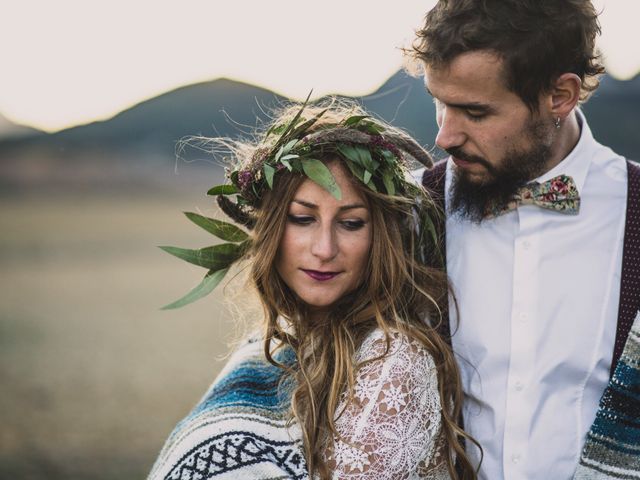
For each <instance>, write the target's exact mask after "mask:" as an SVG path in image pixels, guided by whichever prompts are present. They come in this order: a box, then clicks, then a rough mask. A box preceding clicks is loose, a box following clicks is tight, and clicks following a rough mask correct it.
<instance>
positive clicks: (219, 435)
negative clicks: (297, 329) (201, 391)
mask: <svg viewBox="0 0 640 480" xmlns="http://www.w3.org/2000/svg"><path fill="white" fill-rule="evenodd" d="M274 358H275V359H276V360H277V361H278V362H280V363H284V364H287V365H292V364H293V361H294V360H295V357H294V355H293V353H292V351H291V350H286V349H281V350H279V351H278V352H277V353H276V354H275V355H274ZM283 378H284V374H283V370H282V369H281V368H280V367H277V366H275V365H272V364H270V363H269V362H267V361H266V360H265V359H264V353H263V343H262V341H258V340H250V341H248V342H247V343H245V344H244V345H242V346H241V347H240V348H239V349H238V350H237V351H236V352H235V353H234V354H233V355H232V356H231V358H230V359H229V362H228V363H227V365H226V366H225V367H224V369H223V371H222V372H221V373H220V375H219V376H218V378H217V379H216V380H215V382H214V383H213V385H212V386H211V388H210V389H209V391H208V392H207V393H206V394H205V396H204V397H203V398H202V400H201V401H200V402H199V403H198V405H197V406H196V407H195V408H194V409H193V411H192V412H191V413H190V414H189V415H188V416H187V417H186V418H185V419H184V420H182V421H181V422H180V423H179V424H178V425H177V426H176V428H175V429H174V431H173V432H172V433H171V435H170V436H169V438H168V439H167V441H166V443H165V445H164V447H163V449H162V451H161V452H160V455H159V457H158V459H157V460H156V463H155V465H154V466H153V469H152V471H151V473H150V474H149V479H153V480H160V479H163V480H207V479H212V478H215V479H220V480H222V479H231V478H252V479H264V480H266V479H280V478H282V479H284V478H287V479H295V480H303V479H308V478H309V477H308V474H307V467H306V462H305V459H304V455H303V450H302V442H301V440H300V439H301V435H300V433H299V431H298V430H297V426H296V425H295V424H294V425H288V422H287V420H288V418H289V412H290V406H291V400H290V393H289V392H290V386H288V385H287V383H286V382H285V381H284V380H283Z"/></svg>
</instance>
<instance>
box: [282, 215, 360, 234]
mask: <svg viewBox="0 0 640 480" xmlns="http://www.w3.org/2000/svg"><path fill="white" fill-rule="evenodd" d="M287 217H288V220H289V222H290V223H292V224H293V225H299V226H306V225H311V224H313V223H315V222H316V218H315V217H314V216H313V215H294V214H289V215H288V216H287ZM366 224H367V222H366V221H365V220H363V219H360V218H346V219H341V220H338V221H337V225H338V226H340V227H342V228H344V229H345V230H349V231H356V230H360V229H361V228H363V227H364V226H365V225H366Z"/></svg>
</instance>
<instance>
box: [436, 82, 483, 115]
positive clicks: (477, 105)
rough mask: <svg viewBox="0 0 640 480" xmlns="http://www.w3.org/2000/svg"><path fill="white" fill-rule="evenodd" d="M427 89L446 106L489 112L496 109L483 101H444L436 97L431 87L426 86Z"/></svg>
mask: <svg viewBox="0 0 640 480" xmlns="http://www.w3.org/2000/svg"><path fill="white" fill-rule="evenodd" d="M425 88H426V90H427V93H428V94H429V95H431V96H432V97H433V98H434V99H436V100H438V101H439V102H441V103H444V104H445V105H446V106H448V107H454V108H461V109H464V110H476V111H477V110H481V111H484V112H487V113H491V112H493V111H495V109H494V108H493V107H492V106H491V105H489V104H487V103H481V102H462V103H456V102H453V103H452V102H443V101H442V100H440V99H438V98H437V97H434V95H433V93H431V90H429V87H425Z"/></svg>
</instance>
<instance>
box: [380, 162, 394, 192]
mask: <svg viewBox="0 0 640 480" xmlns="http://www.w3.org/2000/svg"><path fill="white" fill-rule="evenodd" d="M382 183H384V188H385V189H386V190H387V195H395V194H396V186H395V184H394V183H393V171H392V170H390V169H388V168H385V169H384V170H383V171H382Z"/></svg>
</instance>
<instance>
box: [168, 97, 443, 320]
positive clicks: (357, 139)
mask: <svg viewBox="0 0 640 480" xmlns="http://www.w3.org/2000/svg"><path fill="white" fill-rule="evenodd" d="M308 100H309V98H308V97H307V100H306V101H305V102H304V103H303V104H302V106H301V108H300V109H299V110H298V111H297V113H296V114H295V115H294V117H293V118H292V119H291V120H290V121H288V122H285V123H283V124H277V125H274V126H272V127H271V128H270V129H269V130H268V131H267V132H266V134H265V137H264V140H263V142H262V144H261V145H259V146H258V147H257V148H256V149H255V151H254V153H253V155H252V156H251V157H250V158H249V161H248V162H246V163H245V164H244V165H241V166H240V167H239V168H237V169H235V170H232V171H228V172H227V177H228V178H229V180H230V184H225V185H218V186H216V187H213V188H211V189H210V190H209V191H208V192H207V195H213V196H216V197H217V201H218V204H219V206H220V208H221V209H222V211H223V212H224V213H225V214H227V215H228V216H229V217H230V218H231V219H233V220H234V221H235V222H236V223H238V224H240V225H242V226H244V227H246V228H248V229H252V228H253V227H254V226H255V221H256V220H255V215H254V214H255V211H256V210H257V209H259V208H260V207H261V204H262V199H263V197H264V195H265V193H266V191H267V190H271V189H273V185H274V181H275V179H276V178H277V177H278V175H281V174H282V172H288V173H294V174H300V175H304V176H306V177H307V178H308V179H310V180H311V181H313V182H315V183H317V184H318V185H319V186H321V187H322V188H324V189H325V190H327V191H328V192H329V193H331V195H333V196H334V197H335V198H337V199H340V198H341V195H342V193H341V191H340V188H339V186H338V185H337V183H336V181H335V178H334V177H333V175H332V174H331V171H330V170H329V169H328V168H327V166H326V165H325V163H324V162H323V161H322V160H321V159H323V158H327V156H337V157H340V158H341V159H342V161H343V162H344V164H345V165H346V166H347V168H348V169H349V170H350V171H351V173H352V174H353V176H354V177H355V178H357V179H358V180H359V181H361V182H362V183H363V184H364V185H366V186H367V187H368V188H370V189H371V190H373V191H375V192H380V193H384V194H387V195H389V196H400V197H410V198H416V197H417V196H418V195H419V191H420V187H418V186H416V185H415V184H414V183H413V182H412V181H410V180H408V178H409V174H408V170H407V165H406V163H407V159H406V157H410V158H412V159H415V160H417V161H419V162H420V163H422V164H423V165H425V166H427V167H430V166H432V164H433V163H432V161H431V157H430V156H429V154H428V153H427V152H426V151H425V150H424V149H423V148H422V147H421V146H420V145H419V144H417V143H416V142H415V141H414V140H413V139H411V137H409V136H408V135H405V134H402V133H400V132H398V131H396V130H393V132H391V131H388V130H387V128H385V127H384V126H383V125H382V124H381V123H379V122H377V121H376V120H375V119H373V118H372V117H370V116H368V115H360V114H358V115H352V116H348V117H346V118H345V119H344V120H343V121H341V122H340V123H338V124H329V125H320V126H317V127H316V129H312V127H313V126H314V125H315V124H316V123H317V122H318V120H319V119H320V118H321V117H322V116H323V115H324V114H325V113H326V112H327V110H328V109H324V110H322V111H320V112H319V113H318V114H316V115H314V116H312V117H311V118H306V117H305V116H304V112H305V108H306V106H307V102H308ZM232 197H235V201H233V200H232ZM185 215H186V216H187V218H188V219H189V220H191V221H192V222H193V223H195V224H196V225H198V226H199V227H201V228H203V229H204V230H206V231H208V232H209V233H211V234H212V235H214V236H215V237H217V238H219V239H221V240H224V241H225V242H227V243H222V244H219V245H215V246H211V247H206V248H202V249H198V250H190V249H184V248H178V247H164V246H163V247H160V248H161V249H163V250H164V251H166V252H168V253H170V254H172V255H174V256H176V257H178V258H181V259H182V260H185V261H187V262H189V263H192V264H195V265H198V266H201V267H204V268H206V269H208V272H207V274H206V275H205V277H204V279H203V280H202V281H201V282H200V284H198V285H197V286H196V287H195V288H194V289H193V290H191V291H190V292H189V293H187V294H186V295H185V296H184V297H182V298H180V299H179V300H177V301H175V302H173V303H171V304H169V305H166V306H165V307H163V309H173V308H179V307H182V306H184V305H187V304H189V303H192V302H194V301H196V300H198V299H200V298H202V297H204V296H206V295H207V294H209V293H210V292H211V291H213V289H214V288H215V287H216V286H217V285H218V284H219V283H220V281H221V280H222V279H223V278H224V276H225V275H226V273H227V272H228V270H229V268H230V267H231V265H232V264H233V263H235V262H236V261H237V260H239V259H240V258H241V257H243V256H244V255H245V254H246V253H247V251H248V250H249V248H250V246H251V238H250V236H249V235H248V234H247V233H246V232H245V231H244V230H242V229H240V228H238V227H237V226H235V225H233V224H231V223H227V222H224V221H221V220H217V219H213V218H208V217H204V216H202V215H200V214H197V213H193V212H185ZM420 217H422V218H416V219H413V221H414V222H415V223H417V225H422V226H423V227H422V228H417V230H418V231H419V232H422V233H419V235H420V236H421V238H419V239H418V241H419V243H418V245H424V244H425V242H424V238H422V237H424V235H425V234H428V235H429V236H430V237H432V239H433V240H434V241H435V228H434V226H433V222H432V220H431V218H430V217H429V216H428V215H420Z"/></svg>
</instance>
